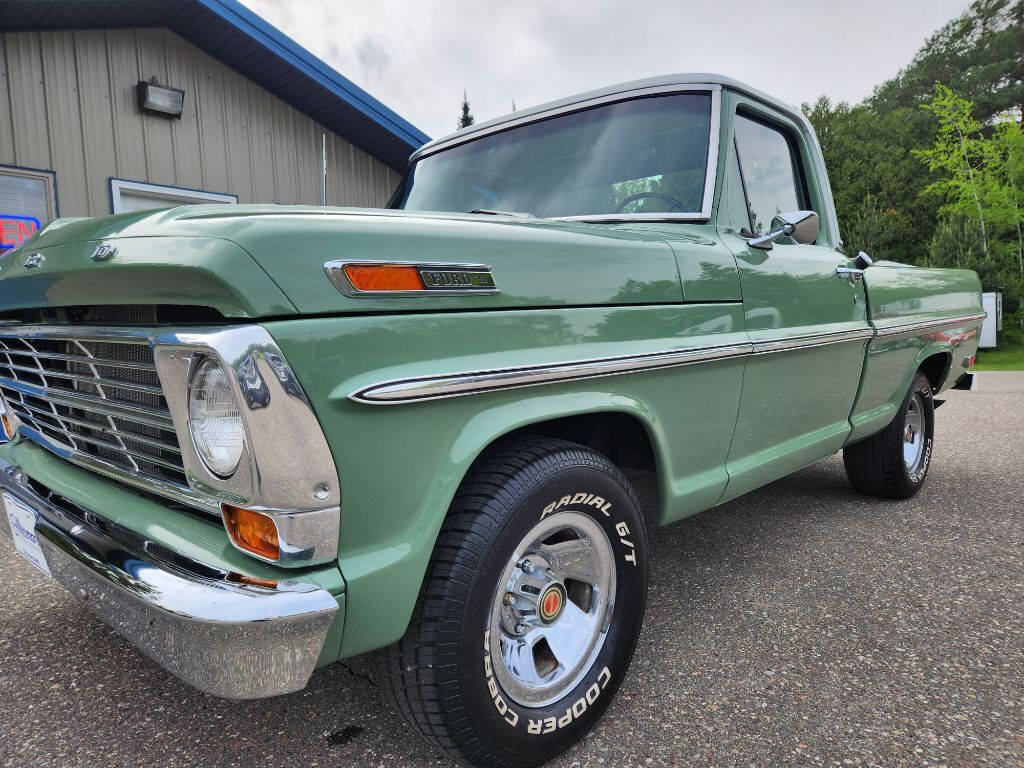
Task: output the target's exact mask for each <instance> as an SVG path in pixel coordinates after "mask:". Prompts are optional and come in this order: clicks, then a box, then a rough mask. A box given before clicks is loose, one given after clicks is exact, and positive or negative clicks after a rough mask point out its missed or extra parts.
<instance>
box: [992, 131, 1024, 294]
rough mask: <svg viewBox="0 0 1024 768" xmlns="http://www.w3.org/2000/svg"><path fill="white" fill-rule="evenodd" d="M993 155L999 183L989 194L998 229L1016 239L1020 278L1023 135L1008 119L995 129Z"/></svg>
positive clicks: (1023, 263) (1023, 268)
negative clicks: (1003, 230) (1000, 228)
mask: <svg viewBox="0 0 1024 768" xmlns="http://www.w3.org/2000/svg"><path fill="white" fill-rule="evenodd" d="M991 143H992V155H993V156H994V157H995V158H996V169H995V174H996V180H995V181H996V183H995V184H994V185H993V189H992V190H991V192H990V195H989V201H988V202H989V203H990V205H991V207H992V209H993V215H992V217H993V218H994V219H995V222H996V224H997V226H1000V227H1002V228H1004V229H1006V230H1008V231H1009V232H1010V236H1011V238H1012V237H1016V246H1017V248H1016V250H1017V276H1018V277H1019V278H1024V238H1022V236H1021V229H1022V228H1024V227H1022V219H1024V132H1022V131H1020V130H1018V129H1017V126H1016V125H1014V123H1013V122H1012V118H1010V117H1009V116H1006V117H1005V118H1004V120H1003V121H1001V122H1000V123H998V124H997V125H996V126H995V129H994V131H993V133H992V138H991Z"/></svg>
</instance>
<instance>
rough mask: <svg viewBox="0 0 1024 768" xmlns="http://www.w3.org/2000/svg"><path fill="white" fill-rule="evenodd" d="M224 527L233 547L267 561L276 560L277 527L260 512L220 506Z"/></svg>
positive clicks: (278, 549) (279, 552)
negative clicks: (233, 544)
mask: <svg viewBox="0 0 1024 768" xmlns="http://www.w3.org/2000/svg"><path fill="white" fill-rule="evenodd" d="M220 508H221V511H222V512H223V513H224V527H225V528H227V529H228V536H230V537H231V541H233V542H234V543H235V546H237V547H239V548H240V549H244V550H245V551H246V552H252V553H253V554H254V555H259V556H260V557H265V558H267V559H268V560H277V559H278V557H280V555H281V550H280V548H279V547H278V544H277V526H276V525H274V521H273V520H271V519H270V518H269V517H267V516H266V515H264V514H263V513H261V512H253V511H252V510H251V509H243V508H242V507H234V506H232V505H230V504H221V505H220Z"/></svg>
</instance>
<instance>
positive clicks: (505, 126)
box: [409, 83, 722, 222]
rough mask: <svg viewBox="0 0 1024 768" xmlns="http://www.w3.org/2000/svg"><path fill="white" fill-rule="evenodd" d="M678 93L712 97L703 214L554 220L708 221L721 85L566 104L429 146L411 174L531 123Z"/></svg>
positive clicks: (414, 158)
mask: <svg viewBox="0 0 1024 768" xmlns="http://www.w3.org/2000/svg"><path fill="white" fill-rule="evenodd" d="M677 93H710V94H711V121H710V127H709V131H708V160H707V167H706V169H705V173H704V195H703V198H702V199H701V206H700V210H699V211H687V212H685V213H679V214H621V213H620V214H591V215H584V216H570V217H552V218H553V220H555V221H558V220H560V219H561V220H565V221H584V222H587V221H593V222H610V221H611V222H613V221H707V220H708V219H710V218H711V204H712V202H713V201H714V197H715V184H716V182H717V179H718V149H719V147H718V145H719V137H720V134H721V125H722V86H721V85H719V84H717V83H677V84H675V85H659V86H652V87H647V88H633V89H628V90H624V91H618V92H616V93H610V94H606V95H604V96H598V97H596V98H592V99H584V100H583V101H575V102H572V103H570V104H562V105H560V106H557V107H554V108H552V109H547V110H544V111H543V112H537V113H535V114H531V115H524V116H523V117H520V118H513V119H511V120H508V121H506V122H503V123H499V124H497V125H492V126H490V127H488V128H483V129H481V130H479V131H473V132H471V133H467V134H462V135H458V136H453V137H452V138H451V139H448V140H447V141H443V142H440V143H438V144H434V145H428V146H426V147H423V148H422V149H419V150H417V151H416V152H413V153H412V155H411V156H410V157H409V169H410V170H411V169H412V167H413V165H415V163H416V162H418V161H419V160H421V159H423V158H424V157H430V156H431V155H434V154H437V153H438V152H442V151H444V150H446V149H451V148H453V147H457V146H460V145H462V144H468V143H470V142H472V141H476V140H477V139H482V138H484V137H486V136H493V135H494V134H496V133H503V132H505V131H508V130H512V129H514V128H519V127H521V126H524V125H529V124H531V123H538V122H541V121H543V120H550V119H551V118H553V117H559V116H562V115H567V114H571V113H573V112H582V111H584V110H587V109H592V108H593V107H600V106H604V105H606V104H615V103H618V102H622V101H632V100H634V99H640V98H645V97H648V96H669V95H672V94H677Z"/></svg>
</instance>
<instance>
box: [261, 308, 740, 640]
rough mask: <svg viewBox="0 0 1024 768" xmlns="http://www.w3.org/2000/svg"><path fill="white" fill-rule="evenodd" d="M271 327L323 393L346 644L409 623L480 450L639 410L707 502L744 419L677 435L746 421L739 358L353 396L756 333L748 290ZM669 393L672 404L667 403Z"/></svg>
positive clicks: (694, 499) (670, 468) (720, 483)
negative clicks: (640, 302)
mask: <svg viewBox="0 0 1024 768" xmlns="http://www.w3.org/2000/svg"><path fill="white" fill-rule="evenodd" d="M266 328H267V330H268V331H269V332H270V333H271V335H272V336H274V338H275V340H276V341H277V343H278V344H279V346H280V347H281V349H282V351H283V353H284V355H285V357H286V358H287V359H288V361H289V363H290V364H291V366H292V368H293V369H294V370H295V372H296V375H297V376H298V377H299V379H300V381H301V383H302V386H303V389H304V390H305V391H306V393H307V394H308V395H309V398H310V401H311V402H312V404H313V408H314V410H315V411H316V413H317V418H318V420H319V421H320V425H321V427H322V428H323V431H324V434H325V435H326V436H327V440H328V444H329V445H330V448H331V451H332V454H333V456H334V461H335V464H336V465H337V468H338V475H339V479H340V481H341V509H342V511H341V533H340V542H339V566H340V568H341V571H342V574H343V575H344V577H345V581H346V585H347V592H346V623H345V636H344V638H343V641H342V648H341V656H342V657H348V656H353V655H356V654H359V653H363V652H365V651H369V650H373V649H375V648H380V647H384V646H386V645H389V644H390V643H392V642H394V641H396V640H398V639H399V638H400V637H401V636H402V634H403V633H404V631H405V629H406V626H407V624H408V621H409V618H410V616H411V615H412V610H413V607H414V605H415V602H416V598H417V595H418V593H419V589H420V585H421V583H422V581H423V575H424V573H425V571H426V567H427V563H428V562H429V559H430V555H431V552H432V551H433V548H434V544H435V541H436V537H437V534H438V531H439V530H440V527H441V525H442V522H443V520H444V517H445V515H446V513H447V511H448V508H449V506H450V504H451V501H452V498H453V497H454V495H455V493H456V490H457V489H458V487H459V484H460V483H461V482H462V480H463V478H464V477H465V475H466V473H467V472H468V471H469V469H470V467H471V466H472V464H473V462H474V461H475V460H476V458H477V457H478V456H479V455H480V453H481V452H482V451H484V450H485V449H486V448H487V446H489V445H490V444H491V443H493V442H494V441H495V440H496V439H498V438H500V437H501V436H503V435H506V434H508V433H509V432H511V431H513V430H516V429H519V428H521V427H524V426H528V425H530V424H533V423H537V422H540V421H547V420H550V419H552V418H559V417H566V416H574V415H580V414H589V413H595V412H617V413H624V414H629V415H630V416H632V417H634V418H636V419H638V420H639V421H640V422H641V423H642V424H643V425H644V427H645V428H646V430H647V432H648V435H649V436H650V439H651V442H652V444H653V446H654V452H655V457H656V460H657V461H658V463H659V465H660V466H661V467H664V468H666V470H665V471H659V479H660V481H661V483H662V485H663V486H664V487H663V488H662V489H661V491H662V493H661V498H662V499H667V500H668V501H667V502H664V503H670V504H674V507H679V500H680V498H681V497H683V495H684V494H685V498H686V499H687V500H689V501H690V507H689V508H690V509H692V510H693V511H696V510H697V509H698V508H705V507H707V506H710V505H712V504H713V503H714V502H715V501H716V500H717V498H718V497H719V496H720V494H721V490H722V488H723V487H724V483H725V477H724V471H723V470H721V465H722V464H723V463H724V456H725V452H726V451H727V449H728V441H729V439H730V437H731V433H729V432H727V431H725V430H712V431H711V433H712V436H711V437H709V438H707V439H706V440H705V441H704V442H703V443H701V444H699V445H692V446H689V447H686V446H680V445H676V446H675V448H676V450H675V451H674V454H673V455H670V453H669V451H670V448H669V444H668V441H667V440H666V439H665V435H666V434H677V433H681V431H682V429H683V427H682V423H683V422H684V421H688V423H691V424H692V423H693V420H694V419H699V418H705V419H706V418H708V417H707V415H706V414H708V413H714V414H719V415H720V417H721V420H722V421H723V422H724V423H726V424H727V425H728V426H729V427H730V428H731V426H732V425H733V423H734V421H735V413H736V403H737V401H738V397H739V381H740V378H741V365H742V362H738V361H724V362H718V363H712V364H710V365H708V366H693V367H692V368H688V369H687V371H689V372H688V373H687V374H686V376H685V381H684V382H681V381H680V376H679V374H678V372H677V370H673V369H664V370H654V371H648V372H645V373H643V374H640V375H636V376H611V377H606V378H594V379H586V380H582V381H576V382H572V383H569V382H567V383H560V384H546V385H544V386H537V387H524V388H518V389H508V390H500V391H493V392H487V393H479V394H473V395H467V396H462V397H452V398H448V399H441V400H433V401H427V402H417V403H405V404H400V405H373V404H367V403H363V402H356V401H354V400H353V399H352V398H351V395H352V394H353V393H356V392H358V391H360V389H362V388H364V387H366V386H368V385H371V384H373V383H377V382H381V381H387V380H390V379H395V378H402V377H407V376H417V375H418V376H423V375H433V374H440V373H446V372H450V371H458V370H482V369H489V368H495V367H501V366H502V365H510V364H516V365H530V364H540V363H547V362H552V361H556V360H574V359H587V358H595V357H602V356H607V357H612V356H616V355H623V354H635V353H638V352H641V353H642V352H648V351H657V350H664V349H666V348H673V347H686V346H697V347H699V346H704V345H707V344H708V343H709V342H711V343H722V344H731V343H736V342H738V341H740V340H744V341H745V335H744V334H743V332H742V314H741V309H740V306H739V305H738V304H736V305H722V304H709V305H690V306H686V307H675V306H653V307H628V308H622V307H607V308H581V309H575V310H552V311H546V310H535V311H532V312H508V313H506V312H488V313H472V314H470V313H448V314H444V315H441V314H424V315H418V316H417V315H405V316H389V317H373V316H366V317H348V318H322V319H312V318H310V319H301V320H289V321H282V322H280V323H267V324H266ZM453 352H454V354H453ZM687 382H689V383H687ZM682 391H687V392H688V397H686V398H682V399H681V398H680V392H682ZM656 402H657V403H662V404H664V403H672V404H673V407H671V408H665V407H662V408H659V409H655V408H654V407H653V404H654V403H656ZM663 422H665V423H663ZM698 426H703V424H700V425H698ZM701 462H704V463H706V465H707V466H706V467H699V468H701V469H704V470H706V471H703V472H697V471H696V470H695V471H694V473H693V476H692V477H689V476H685V477H684V471H683V469H684V468H685V467H693V466H696V465H700V464H701ZM659 519H660V520H664V519H665V511H664V510H661V513H660V514H659Z"/></svg>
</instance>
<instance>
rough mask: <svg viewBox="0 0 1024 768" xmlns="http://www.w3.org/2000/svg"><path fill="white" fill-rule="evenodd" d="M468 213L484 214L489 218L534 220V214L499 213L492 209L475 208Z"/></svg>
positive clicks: (517, 212)
mask: <svg viewBox="0 0 1024 768" xmlns="http://www.w3.org/2000/svg"><path fill="white" fill-rule="evenodd" d="M467 213H482V214H485V215H487V216H513V217H515V218H517V219H532V218H533V214H532V213H522V212H520V211H497V210H494V209H492V208H474V209H473V210H472V211H467Z"/></svg>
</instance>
